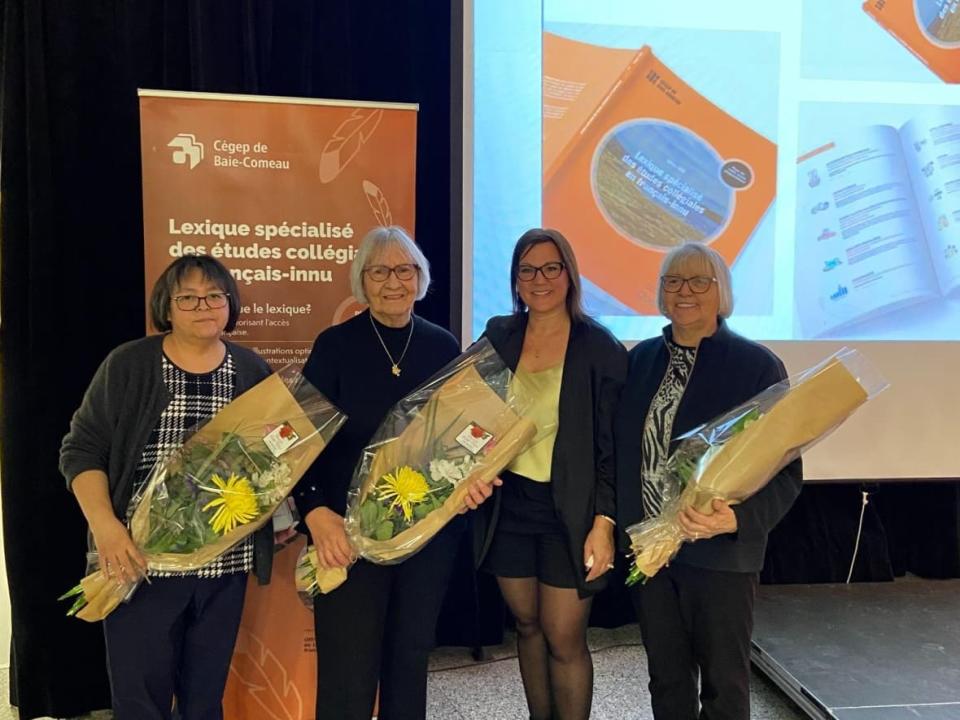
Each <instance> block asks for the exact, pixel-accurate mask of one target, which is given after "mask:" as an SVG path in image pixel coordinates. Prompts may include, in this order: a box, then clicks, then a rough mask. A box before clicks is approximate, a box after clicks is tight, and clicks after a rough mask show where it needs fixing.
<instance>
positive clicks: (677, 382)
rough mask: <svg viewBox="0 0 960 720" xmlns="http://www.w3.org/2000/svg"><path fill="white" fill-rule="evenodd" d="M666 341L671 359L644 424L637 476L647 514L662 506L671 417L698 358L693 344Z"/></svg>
mask: <svg viewBox="0 0 960 720" xmlns="http://www.w3.org/2000/svg"><path fill="white" fill-rule="evenodd" d="M667 345H668V347H669V349H670V362H669V363H668V364H667V371H666V372H665V373H664V374H663V380H661V381H660V387H659V388H658V389H657V392H656V394H655V395H654V396H653V400H652V401H651V403H650V410H649V412H648V413H647V419H646V422H645V423H644V425H643V440H642V451H641V454H642V458H643V462H642V464H641V468H640V478H641V489H642V494H643V512H644V515H645V516H646V517H652V516H653V515H657V514H659V513H660V511H661V510H662V509H663V501H664V482H663V472H664V467H665V465H666V463H667V458H669V457H670V437H671V435H672V434H673V420H674V418H675V417H676V415H677V408H678V407H679V406H680V400H681V399H682V398H683V393H684V391H686V389H687V383H688V382H689V381H690V372H691V371H692V370H693V363H694V361H695V360H696V358H697V351H696V349H695V348H688V347H682V346H680V345H677V344H676V343H673V342H668V343H667Z"/></svg>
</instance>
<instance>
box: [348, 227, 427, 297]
mask: <svg viewBox="0 0 960 720" xmlns="http://www.w3.org/2000/svg"><path fill="white" fill-rule="evenodd" d="M389 247H398V248H400V249H401V250H402V251H403V252H404V254H406V255H407V256H408V257H409V258H410V262H411V263H413V264H414V265H416V266H417V267H418V268H419V269H420V271H419V272H418V273H417V300H423V297H424V295H426V294H427V288H429V287H430V263H429V262H428V261H427V258H426V256H425V255H424V254H423V252H421V250H420V248H419V247H417V244H416V243H415V242H414V241H413V238H411V237H410V235H408V234H407V231H406V230H404V229H403V228H402V227H399V226H398V225H391V226H389V227H382V226H381V227H375V228H374V229H373V230H371V231H370V232H368V233H367V234H366V235H365V236H364V238H363V240H361V241H360V247H359V248H358V249H357V254H356V255H355V256H354V258H353V265H351V266H350V290H351V291H352V292H353V297H355V298H356V299H357V302H360V303H363V304H364V305H369V304H370V302H369V301H368V300H367V293H366V292H364V290H363V270H364V268H366V267H367V263H368V262H369V261H370V260H371V259H372V258H373V259H375V258H377V257H379V256H380V255H382V254H383V253H384V252H386V251H387V248H389Z"/></svg>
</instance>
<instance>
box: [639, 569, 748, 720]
mask: <svg viewBox="0 0 960 720" xmlns="http://www.w3.org/2000/svg"><path fill="white" fill-rule="evenodd" d="M756 591H757V575H756V574H755V573H735V572H718V571H715V570H705V569H703V568H696V567H691V566H688V565H682V564H680V563H673V564H671V565H669V566H668V567H665V568H663V569H662V570H661V571H660V572H658V573H657V574H656V575H654V576H653V577H652V578H651V579H650V580H648V581H647V582H646V584H645V585H636V586H634V587H633V588H631V599H632V600H633V604H634V607H636V610H637V618H638V619H639V621H640V633H641V635H642V636H643V644H644V647H645V649H646V651H647V661H648V664H649V667H650V696H651V700H652V703H653V715H654V717H655V718H658V719H659V720H696V719H697V718H700V719H701V720H749V718H750V635H751V633H752V632H753V601H754V597H755V596H756ZM698 674H699V677H700V697H699V703H698V699H697V676H698ZM698 704H699V705H700V706H701V709H700V710H699V711H698Z"/></svg>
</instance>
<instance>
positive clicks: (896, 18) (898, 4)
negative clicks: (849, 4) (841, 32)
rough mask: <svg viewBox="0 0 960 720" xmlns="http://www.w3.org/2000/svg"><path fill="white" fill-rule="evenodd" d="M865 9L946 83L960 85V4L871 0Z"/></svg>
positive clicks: (946, 0) (953, 0)
mask: <svg viewBox="0 0 960 720" xmlns="http://www.w3.org/2000/svg"><path fill="white" fill-rule="evenodd" d="M863 9H864V10H865V11H866V12H867V13H868V14H869V15H870V16H871V17H873V18H874V19H875V20H876V21H877V22H878V23H880V25H881V26H883V28H884V29H886V31H887V32H889V33H890V34H891V35H893V36H894V37H895V38H897V40H899V41H900V42H901V43H902V44H903V45H904V46H905V47H906V48H907V49H908V50H909V51H910V52H912V53H913V54H914V55H916V56H917V57H918V58H919V59H920V60H921V61H922V62H924V63H926V65H927V66H928V67H929V68H930V69H931V70H932V71H933V72H935V73H936V74H937V75H938V76H939V77H940V78H941V79H942V80H944V81H946V82H950V83H957V82H960V0H867V2H865V3H864V4H863Z"/></svg>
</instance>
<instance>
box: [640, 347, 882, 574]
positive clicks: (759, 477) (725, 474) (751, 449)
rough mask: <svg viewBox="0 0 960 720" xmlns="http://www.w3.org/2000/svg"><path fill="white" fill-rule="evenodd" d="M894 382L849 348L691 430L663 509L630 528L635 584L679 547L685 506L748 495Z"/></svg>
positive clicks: (672, 467) (671, 464)
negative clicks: (888, 381) (881, 374)
mask: <svg viewBox="0 0 960 720" xmlns="http://www.w3.org/2000/svg"><path fill="white" fill-rule="evenodd" d="M886 387H887V383H886V381H885V380H883V378H881V377H880V376H879V375H878V374H877V373H876V371H875V370H874V369H873V368H872V367H871V366H870V364H869V363H868V362H867V361H866V359H865V358H864V357H863V356H862V355H861V354H860V353H859V352H857V351H856V350H849V349H846V348H844V349H843V350H840V351H839V352H837V353H836V354H834V355H832V356H831V357H829V358H827V359H826V360H825V361H823V362H821V363H820V364H819V365H816V366H814V367H812V368H810V369H808V370H806V371H804V372H803V373H800V374H799V375H798V376H796V377H794V378H791V379H789V380H784V381H782V382H779V383H777V384H775V385H772V386H771V387H769V388H767V389H766V390H764V391H763V392H761V393H760V394H758V395H756V396H754V397H753V398H751V399H750V400H748V401H747V402H745V403H743V404H742V405H738V406H737V407H735V408H733V409H732V410H730V411H729V412H727V413H725V414H723V415H721V416H720V417H718V418H716V419H714V420H712V421H711V422H708V423H706V424H704V425H701V426H700V427H698V428H695V429H693V430H691V431H690V432H688V433H686V434H685V435H683V436H682V437H681V438H680V442H679V444H678V446H677V448H676V450H675V451H674V453H673V454H672V455H671V456H670V458H669V459H668V460H667V463H666V468H665V471H664V487H663V492H664V502H663V507H662V510H661V512H660V514H659V515H656V516H654V517H650V518H647V519H646V520H643V521H642V522H640V523H637V524H635V525H631V526H630V527H628V528H627V535H628V536H629V538H630V545H631V552H632V555H633V563H632V566H631V569H630V573H629V575H628V576H627V584H628V585H633V584H635V583H637V582H640V581H643V580H646V579H647V578H650V577H653V576H654V575H655V574H656V573H657V571H658V570H660V568H662V567H663V566H664V565H666V564H667V563H669V562H670V560H672V559H673V557H674V556H675V555H676V554H677V552H679V550H680V546H681V545H682V543H683V542H684V540H685V539H686V538H685V535H684V532H683V529H682V528H681V527H680V524H679V521H678V520H677V515H678V514H679V513H680V511H681V510H683V509H684V508H687V507H693V508H695V509H696V510H698V511H700V512H702V513H704V514H708V515H709V514H711V513H712V512H713V501H714V499H718V498H719V499H721V500H726V501H732V502H740V501H743V500H746V499H747V498H749V497H750V496H752V495H753V494H755V493H756V492H758V491H759V490H760V489H762V488H763V487H764V486H765V485H766V484H767V483H768V482H769V481H770V480H771V479H772V478H773V477H774V476H775V475H776V474H777V473H778V472H779V471H780V470H781V469H782V468H783V467H785V466H786V465H787V464H788V463H790V462H792V461H793V460H795V459H796V458H797V457H799V456H800V453H801V452H802V451H804V450H806V449H807V448H809V447H811V446H812V445H814V444H815V443H816V442H818V441H819V440H820V439H822V438H823V437H825V436H826V435H827V434H829V433H830V432H831V431H833V430H834V429H836V428H837V427H839V426H840V424H841V423H843V421H844V420H846V419H847V418H848V417H849V416H850V415H851V414H852V413H853V412H854V410H856V409H857V408H858V407H860V405H862V404H863V403H865V402H866V401H867V400H868V399H869V398H871V397H873V396H874V395H876V394H877V393H879V392H880V391H881V390H883V389H884V388H886Z"/></svg>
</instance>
